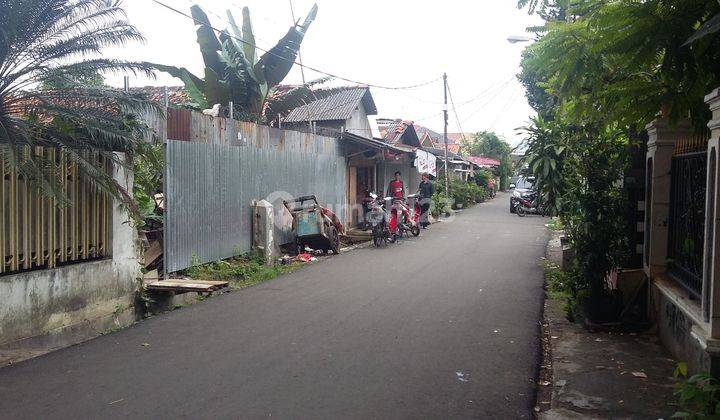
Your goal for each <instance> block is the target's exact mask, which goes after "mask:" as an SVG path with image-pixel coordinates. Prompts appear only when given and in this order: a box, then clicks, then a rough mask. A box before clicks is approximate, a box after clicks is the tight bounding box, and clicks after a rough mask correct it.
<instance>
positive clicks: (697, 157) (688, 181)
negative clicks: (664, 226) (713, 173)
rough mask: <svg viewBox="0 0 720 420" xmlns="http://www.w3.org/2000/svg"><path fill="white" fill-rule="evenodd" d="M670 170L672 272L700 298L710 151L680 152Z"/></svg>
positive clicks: (670, 257)
mask: <svg viewBox="0 0 720 420" xmlns="http://www.w3.org/2000/svg"><path fill="white" fill-rule="evenodd" d="M671 170H672V172H671V187H670V220H669V222H668V229H669V241H668V263H669V264H668V268H669V273H670V274H671V275H672V277H673V278H675V280H677V281H678V282H679V283H680V284H681V285H683V286H684V287H685V288H687V290H688V291H689V292H690V293H691V294H692V295H693V296H695V297H697V298H699V297H700V296H701V295H702V290H703V247H704V244H705V242H704V237H705V190H706V180H707V152H705V151H696V152H690V153H681V154H677V155H675V156H673V158H672V169H671Z"/></svg>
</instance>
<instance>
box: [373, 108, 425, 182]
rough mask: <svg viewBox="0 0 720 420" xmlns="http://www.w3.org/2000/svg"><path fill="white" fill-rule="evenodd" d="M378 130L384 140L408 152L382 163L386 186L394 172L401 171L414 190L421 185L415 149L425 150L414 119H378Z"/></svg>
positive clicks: (382, 173)
mask: <svg viewBox="0 0 720 420" xmlns="http://www.w3.org/2000/svg"><path fill="white" fill-rule="evenodd" d="M377 125H378V130H379V131H380V138H379V140H381V141H382V142H384V143H386V144H389V145H392V146H394V147H396V148H399V149H400V150H404V151H405V152H406V156H403V157H401V156H395V158H394V159H391V160H390V159H389V160H386V161H385V162H384V163H383V165H382V168H381V169H382V171H381V175H382V177H383V180H384V184H383V185H384V186H387V184H388V183H389V182H390V181H391V180H392V178H393V174H394V173H395V172H396V171H400V173H401V174H402V177H403V181H404V183H405V187H406V188H407V189H408V191H411V192H414V191H415V190H417V188H418V186H419V185H420V181H421V179H420V172H419V171H418V170H417V168H415V166H414V162H415V153H414V152H415V151H416V150H418V149H421V150H425V148H424V147H423V146H422V144H421V142H420V138H419V137H418V133H417V132H416V131H415V126H414V124H413V122H412V121H407V120H401V119H386V118H383V119H377Z"/></svg>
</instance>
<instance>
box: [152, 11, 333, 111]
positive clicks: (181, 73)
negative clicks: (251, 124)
mask: <svg viewBox="0 0 720 420" xmlns="http://www.w3.org/2000/svg"><path fill="white" fill-rule="evenodd" d="M190 11H191V14H192V17H193V18H194V19H195V22H196V23H197V25H198V26H197V42H198V44H199V46H200V52H201V53H202V57H203V61H204V63H205V70H204V77H202V78H201V77H198V76H196V75H194V74H192V73H190V71H188V70H187V69H185V68H181V67H173V66H166V65H162V64H153V66H155V67H156V68H157V69H158V70H161V71H164V72H167V73H169V74H171V75H172V76H175V77H177V78H179V79H181V80H182V81H183V83H184V84H185V89H186V90H187V92H188V94H189V96H190V98H191V100H192V102H193V104H192V105H194V106H195V107H197V108H200V109H205V108H209V107H211V106H213V105H214V104H223V105H227V104H228V103H229V102H232V103H233V107H234V108H235V109H234V111H235V112H234V113H235V115H237V116H238V117H239V118H240V119H244V120H250V121H257V122H264V123H268V122H275V121H276V120H277V117H278V116H279V115H282V114H283V113H286V112H288V111H289V110H292V109H294V108H296V107H297V106H300V105H302V104H303V103H306V102H309V101H312V100H314V99H319V98H320V97H324V96H327V95H328V94H330V93H332V91H331V90H329V91H318V90H314V89H313V87H314V86H317V85H319V84H322V83H324V82H326V81H328V80H329V79H328V78H323V79H318V80H315V81H312V82H310V83H308V84H307V85H304V86H297V87H294V88H292V89H289V90H286V89H284V90H280V89H278V85H279V84H280V82H282V80H283V79H284V78H285V76H287V74H288V72H290V69H291V68H292V65H293V63H294V62H295V59H296V58H297V55H298V51H299V50H300V45H301V44H302V41H303V38H304V37H305V33H306V32H307V30H308V28H309V27H310V24H311V23H312V22H313V21H314V20H315V16H316V15H317V5H314V6H313V7H312V9H311V10H310V13H308V15H307V17H306V18H305V20H304V21H303V23H302V24H296V25H294V26H293V27H291V28H290V29H289V30H288V32H287V34H285V36H284V37H283V38H282V39H280V41H278V43H277V44H276V45H275V46H274V47H272V48H271V49H270V50H269V51H268V52H266V53H265V54H263V55H259V54H257V49H256V47H255V35H254V33H253V25H252V22H251V20H250V11H249V9H248V8H247V7H244V8H243V9H242V16H243V19H242V27H238V25H237V24H236V23H235V19H234V17H233V15H232V13H231V12H230V11H229V10H228V11H227V16H228V21H229V24H230V29H229V30H223V31H221V32H220V33H219V34H216V31H215V29H214V28H213V27H212V26H211V24H210V20H209V19H208V17H207V14H205V12H204V11H203V10H202V9H201V8H200V7H199V6H197V5H195V6H192V7H191V8H190Z"/></svg>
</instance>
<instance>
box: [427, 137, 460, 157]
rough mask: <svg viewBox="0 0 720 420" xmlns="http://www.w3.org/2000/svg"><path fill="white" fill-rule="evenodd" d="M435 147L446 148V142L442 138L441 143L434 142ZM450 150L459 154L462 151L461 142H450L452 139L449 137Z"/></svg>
mask: <svg viewBox="0 0 720 420" xmlns="http://www.w3.org/2000/svg"><path fill="white" fill-rule="evenodd" d="M433 147H436V148H438V149H444V148H445V143H443V142H442V140H440V142H439V143H433ZM448 150H449V151H450V152H452V153H455V154H459V153H460V144H459V143H450V139H448Z"/></svg>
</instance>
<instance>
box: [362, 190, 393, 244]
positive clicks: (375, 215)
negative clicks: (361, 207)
mask: <svg viewBox="0 0 720 420" xmlns="http://www.w3.org/2000/svg"><path fill="white" fill-rule="evenodd" d="M370 198H371V200H370V202H369V203H368V209H369V210H368V212H367V214H366V215H365V218H366V222H367V223H368V224H369V225H370V229H371V231H372V238H373V244H374V245H375V246H376V247H381V246H384V245H386V244H387V243H388V242H391V243H392V242H395V235H393V234H392V233H391V232H390V228H389V226H388V223H387V221H388V218H389V217H388V214H387V210H386V209H385V204H384V202H383V200H378V196H377V194H375V193H370Z"/></svg>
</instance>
